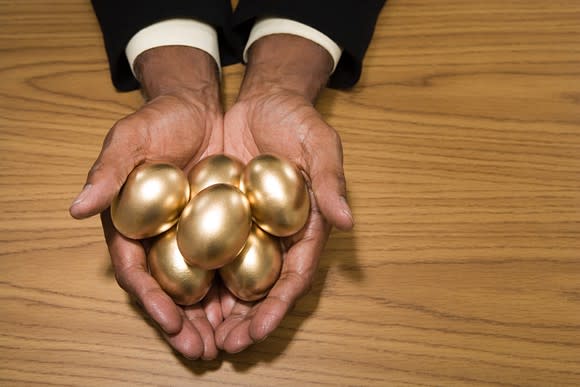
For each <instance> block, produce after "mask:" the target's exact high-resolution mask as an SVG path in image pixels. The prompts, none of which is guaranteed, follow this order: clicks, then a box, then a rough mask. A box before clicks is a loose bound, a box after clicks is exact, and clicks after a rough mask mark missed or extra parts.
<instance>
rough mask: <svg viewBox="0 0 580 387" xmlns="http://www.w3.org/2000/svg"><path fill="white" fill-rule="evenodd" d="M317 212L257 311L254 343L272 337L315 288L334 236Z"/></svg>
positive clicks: (252, 328) (252, 326)
mask: <svg viewBox="0 0 580 387" xmlns="http://www.w3.org/2000/svg"><path fill="white" fill-rule="evenodd" d="M314 204H316V203H314ZM316 209H317V208H316V206H315V207H314V210H315V211H313V212H312V214H311V217H310V220H309V224H308V225H307V228H306V230H305V233H304V236H303V238H302V239H301V240H299V241H298V242H296V243H295V244H294V245H293V246H292V247H291V248H290V250H289V251H288V252H287V254H286V256H285V258H284V263H283V267H282V273H281V274H280V278H279V279H278V281H277V282H276V284H275V285H274V287H273V288H272V290H271V291H270V292H269V293H268V296H267V297H266V298H265V299H264V301H262V303H261V304H260V305H259V307H258V308H257V309H256V313H255V315H254V316H253V318H252V320H251V323H250V325H249V334H250V337H251V338H252V340H254V341H261V340H264V339H265V338H266V337H267V336H268V335H270V334H271V333H272V332H273V331H274V330H275V329H276V328H277V327H278V325H280V323H281V322H282V319H283V318H284V316H285V315H286V314H287V313H288V312H289V311H290V309H291V308H292V307H293V306H294V303H295V302H296V300H298V299H299V298H300V297H302V296H303V295H304V294H305V293H306V292H308V290H309V289H310V287H311V284H312V281H313V279H314V275H315V273H316V269H317V267H318V260H319V257H320V255H321V254H322V250H323V249H324V245H325V244H326V241H327V239H328V235H329V234H330V227H329V225H328V224H327V223H326V222H324V220H323V219H322V217H321V215H320V214H319V213H318V212H317V211H316Z"/></svg>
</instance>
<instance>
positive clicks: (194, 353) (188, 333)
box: [162, 310, 217, 360]
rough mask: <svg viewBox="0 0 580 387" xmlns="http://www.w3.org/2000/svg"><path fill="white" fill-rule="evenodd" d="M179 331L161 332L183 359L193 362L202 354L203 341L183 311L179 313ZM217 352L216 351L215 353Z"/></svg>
mask: <svg viewBox="0 0 580 387" xmlns="http://www.w3.org/2000/svg"><path fill="white" fill-rule="evenodd" d="M181 318H182V325H181V329H180V330H179V331H178V332H176V333H174V334H167V333H165V332H162V334H163V337H164V338H165V340H166V341H167V342H168V343H169V345H171V347H173V349H175V350H176V351H177V352H179V353H180V354H181V355H183V356H184V357H186V358H188V359H190V360H195V359H199V358H200V357H202V356H203V354H204V347H205V346H204V341H203V339H202V338H201V335H200V333H199V331H198V329H197V328H196V327H195V326H194V324H193V323H192V322H191V321H189V320H188V318H187V317H186V316H185V313H184V312H183V310H182V311H181ZM216 352H217V351H216Z"/></svg>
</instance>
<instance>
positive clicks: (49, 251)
mask: <svg viewBox="0 0 580 387" xmlns="http://www.w3.org/2000/svg"><path fill="white" fill-rule="evenodd" d="M242 74H243V67H242V66H241V65H237V66H233V67H229V68H227V69H225V71H224V75H225V94H226V100H227V104H228V105H231V102H232V100H233V99H234V98H235V91H236V89H237V87H238V86H239V83H240V79H241V76H242ZM140 104H141V97H140V95H139V94H138V93H137V92H135V93H129V94H119V93H116V92H115V91H114V90H113V88H112V86H111V84H110V82H109V74H108V68H107V63H106V59H105V53H104V49H103V46H102V41H101V37H100V32H99V29H98V25H97V23H96V21H95V18H94V16H93V14H92V11H91V8H90V5H89V4H88V2H86V1H52V0H50V1H49V0H26V1H18V2H17V1H9V0H2V1H0V179H1V180H0V187H1V188H0V189H1V191H0V192H1V196H0V213H1V217H0V231H1V232H0V257H1V258H0V296H1V302H0V348H1V350H0V385H10V386H12V385H37V384H39V385H53V384H54V385H81V386H88V385H96V386H107V385H149V384H151V385H173V386H180V385H187V384H194V383H201V384H202V385H206V384H207V385H210V384H226V385H235V384H240V385H276V386H277V385H292V386H296V385H314V384H330V385H406V384H411V385H438V386H443V385H445V386H447V385H486V384H499V385H530V386H547V385H576V386H577V385H580V3H579V2H578V1H574V0H568V1H565V0H564V1H558V2H549V1H538V0H526V1H524V0H522V1H517V0H514V1H500V0H489V1H482V2H472V1H464V2H457V1H450V0H441V1H436V2H435V1H430V0H407V1H402V0H399V1H397V0H392V1H390V3H389V4H388V5H387V6H386V7H385V9H384V10H383V12H382V14H381V17H380V20H379V22H378V26H377V30H376V33H375V37H374V40H373V43H372V45H371V47H370V49H369V51H368V55H367V57H366V62H365V70H364V74H363V76H362V80H361V82H360V83H359V84H358V85H357V86H356V88H354V89H353V90H351V91H348V92H345V91H333V90H328V91H325V92H324V93H323V95H322V97H321V100H320V103H319V109H320V111H321V112H322V113H323V114H324V116H325V117H326V118H327V120H328V122H329V123H330V124H332V125H333V126H334V127H336V128H337V129H338V130H339V131H340V133H341V135H342V138H343V142H344V149H345V168H346V174H347V179H348V182H349V194H350V199H351V201H352V205H353V208H354V213H355V218H356V228H355V230H354V231H353V232H351V233H340V232H335V233H333V235H332V237H331V240H330V242H329V243H328V246H327V248H326V251H325V253H324V256H323V257H322V261H321V265H320V271H319V273H318V276H317V277H316V280H315V283H314V287H313V289H312V291H311V292H310V293H309V294H308V296H306V297H304V298H303V299H302V300H301V301H300V302H299V303H298V305H297V306H296V309H295V311H294V312H293V313H291V314H290V315H289V316H288V317H287V318H286V319H285V320H284V322H283V324H282V326H281V327H280V328H279V329H278V330H277V331H275V333H274V334H273V335H272V336H271V337H270V338H269V339H268V340H266V341H265V342H263V343H261V344H258V345H255V346H254V347H251V348H250V349H249V350H247V351H245V352H243V353H240V354H237V355H221V356H220V358H219V359H218V360H217V361H213V362H209V363H206V362H189V361H185V360H184V359H182V358H180V357H179V356H176V355H174V354H173V353H172V351H171V350H170V349H169V347H168V346H167V345H166V344H165V343H164V342H163V340H162V339H161V338H160V337H159V335H158V334H157V332H156V329H155V328H154V327H153V326H152V325H151V324H150V323H148V322H147V321H145V320H144V319H143V318H142V317H141V315H140V314H139V313H138V312H137V310H136V308H135V307H134V306H133V304H132V303H130V302H129V301H128V298H127V296H126V295H125V294H124V293H123V291H122V290H120V289H119V288H118V286H117V285H116V283H115V280H114V276H113V272H112V270H111V267H110V264H109V257H108V253H107V249H106V246H105V244H104V242H103V238H102V233H101V229H100V225H99V221H98V219H96V218H93V219H90V220H87V221H82V222H79V221H75V220H73V219H72V218H71V217H70V216H69V215H68V212H67V208H68V205H69V204H70V201H71V200H72V198H73V197H74V196H75V194H76V193H77V191H78V190H79V189H80V187H81V186H82V184H83V182H84V178H85V175H86V172H87V170H88V168H89V167H90V165H91V164H92V162H93V160H94V158H95V157H96V155H97V154H98V151H99V149H100V145H101V141H102V138H103V136H104V134H105V133H106V131H107V130H108V129H109V128H110V127H111V125H112V124H113V123H114V122H115V121H116V120H117V119H119V118H121V117H123V116H124V115H127V114H128V113H130V112H131V111H133V110H134V109H136V108H137V107H138V106H139V105H140Z"/></svg>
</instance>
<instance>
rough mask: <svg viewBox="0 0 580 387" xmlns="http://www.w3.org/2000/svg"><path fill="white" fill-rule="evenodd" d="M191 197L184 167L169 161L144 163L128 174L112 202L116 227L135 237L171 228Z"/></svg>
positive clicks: (140, 237)
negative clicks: (178, 166)
mask: <svg viewBox="0 0 580 387" xmlns="http://www.w3.org/2000/svg"><path fill="white" fill-rule="evenodd" d="M188 200H189V184H188V182H187V177H186V176H185V174H184V173H183V171H182V170H181V169H179V168H177V167H176V166H174V165H172V164H168V163H155V164H142V165H139V166H138V167H137V168H135V169H134V170H133V171H132V172H131V173H130V174H129V176H128V177H127V180H126V181H125V184H124V185H123V187H121V190H120V191H119V193H118V195H117V196H116V197H115V198H114V199H113V202H112V203H111V218H112V219H113V224H114V225H115V228H116V229H117V230H118V231H119V232H120V233H121V234H123V235H125V236H126V237H128V238H132V239H143V238H149V237H152V236H155V235H159V234H161V233H162V232H164V231H167V230H169V229H170V228H171V227H172V226H173V225H174V224H175V223H176V222H177V220H178V219H179V214H180V213H181V211H182V210H183V208H184V207H185V205H186V204H187V201H188Z"/></svg>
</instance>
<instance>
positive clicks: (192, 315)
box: [184, 304, 218, 360]
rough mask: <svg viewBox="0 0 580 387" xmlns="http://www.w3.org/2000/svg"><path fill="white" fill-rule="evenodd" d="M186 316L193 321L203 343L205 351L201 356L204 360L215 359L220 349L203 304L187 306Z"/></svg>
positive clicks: (190, 321)
mask: <svg viewBox="0 0 580 387" xmlns="http://www.w3.org/2000/svg"><path fill="white" fill-rule="evenodd" d="M185 316H186V317H187V319H188V320H189V323H191V324H192V325H193V327H194V328H195V329H196V331H197V333H198V336H199V337H200V339H201V341H202V343H203V352H202V354H201V355H200V357H201V358H202V359H203V360H213V359H215V358H216V357H217V354H218V350H217V347H216V345H215V338H214V333H213V328H212V326H211V323H210V322H209V320H208V318H207V316H206V314H205V312H204V310H203V307H202V306H201V304H196V305H192V306H188V307H186V308H185ZM184 325H185V324H184Z"/></svg>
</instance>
